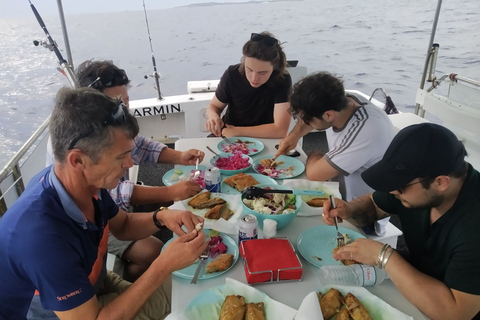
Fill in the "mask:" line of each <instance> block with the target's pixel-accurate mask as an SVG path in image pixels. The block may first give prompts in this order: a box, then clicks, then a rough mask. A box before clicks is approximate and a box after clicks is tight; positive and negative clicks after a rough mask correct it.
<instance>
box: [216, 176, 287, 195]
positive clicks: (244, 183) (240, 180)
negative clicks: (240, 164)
mask: <svg viewBox="0 0 480 320" xmlns="http://www.w3.org/2000/svg"><path fill="white" fill-rule="evenodd" d="M257 184H268V185H275V184H278V183H277V181H275V179H272V178H270V177H267V176H264V175H263V174H259V173H243V172H240V173H238V174H236V175H234V176H230V177H228V178H225V179H223V181H222V184H221V190H222V193H226V194H240V191H242V190H243V189H244V188H246V187H249V186H255V185H257Z"/></svg>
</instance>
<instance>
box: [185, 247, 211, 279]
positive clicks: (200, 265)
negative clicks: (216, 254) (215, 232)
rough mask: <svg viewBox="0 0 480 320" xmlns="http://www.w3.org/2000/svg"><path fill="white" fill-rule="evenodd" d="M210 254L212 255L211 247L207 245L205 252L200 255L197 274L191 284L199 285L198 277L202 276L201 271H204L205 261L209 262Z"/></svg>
mask: <svg viewBox="0 0 480 320" xmlns="http://www.w3.org/2000/svg"><path fill="white" fill-rule="evenodd" d="M209 253H210V245H207V247H206V248H205V250H203V252H202V254H201V255H200V261H199V262H198V266H197V270H195V274H194V275H193V278H192V281H191V282H190V284H197V280H198V276H199V275H200V270H201V269H202V265H203V263H204V262H205V260H207V258H208V255H209Z"/></svg>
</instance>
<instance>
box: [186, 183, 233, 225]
mask: <svg viewBox="0 0 480 320" xmlns="http://www.w3.org/2000/svg"><path fill="white" fill-rule="evenodd" d="M182 204H183V206H184V207H185V208H186V209H187V210H190V211H191V212H193V213H194V214H196V215H198V216H202V217H204V218H205V219H208V220H218V219H220V218H223V219H225V220H228V221H229V222H232V223H236V221H237V219H238V218H239V217H240V215H241V214H242V211H243V207H242V203H241V200H240V196H239V195H229V194H223V193H214V192H210V191H205V190H204V191H202V192H200V193H198V194H197V195H195V196H193V197H191V198H189V199H185V200H182Z"/></svg>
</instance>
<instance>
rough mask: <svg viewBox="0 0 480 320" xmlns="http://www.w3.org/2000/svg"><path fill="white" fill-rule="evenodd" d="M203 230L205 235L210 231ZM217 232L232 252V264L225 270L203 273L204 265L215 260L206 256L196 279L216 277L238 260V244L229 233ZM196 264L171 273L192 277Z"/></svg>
mask: <svg viewBox="0 0 480 320" xmlns="http://www.w3.org/2000/svg"><path fill="white" fill-rule="evenodd" d="M203 231H204V232H205V234H207V235H208V233H209V232H210V230H209V229H204V230H203ZM219 234H220V236H222V239H223V243H225V244H226V245H227V253H230V254H233V262H232V265H231V266H230V267H229V268H228V269H227V270H225V271H220V272H214V273H205V267H206V266H207V265H208V264H209V263H210V262H212V261H213V260H215V258H210V257H208V259H207V260H205V262H204V263H203V266H202V269H201V270H200V275H199V276H198V280H205V279H210V278H214V277H218V276H220V275H222V274H224V273H225V272H228V270H230V269H231V268H232V267H233V266H234V265H235V263H236V262H237V260H238V256H239V251H238V245H237V244H236V243H235V241H234V240H233V239H232V238H231V237H230V236H229V235H227V234H225V233H221V232H220V233H219ZM172 240H173V239H170V240H168V242H167V243H165V246H167V245H168V244H169V243H170V242H171V241H172ZM197 266H198V262H196V263H194V264H192V265H191V266H189V267H186V268H183V269H181V270H177V271H174V272H173V274H174V275H176V276H177V277H180V278H184V279H192V278H193V275H194V274H195V271H196V270H197Z"/></svg>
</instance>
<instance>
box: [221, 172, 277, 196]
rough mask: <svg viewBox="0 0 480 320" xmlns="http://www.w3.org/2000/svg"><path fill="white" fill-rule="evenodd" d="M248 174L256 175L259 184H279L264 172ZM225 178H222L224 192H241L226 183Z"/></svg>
mask: <svg viewBox="0 0 480 320" xmlns="http://www.w3.org/2000/svg"><path fill="white" fill-rule="evenodd" d="M246 174H249V175H251V176H252V177H254V178H255V180H257V181H258V184H268V185H271V184H278V183H277V181H275V179H272V178H270V177H267V176H264V175H263V174H260V173H246ZM225 179H227V178H225ZM225 179H223V180H222V184H221V190H222V193H226V194H240V191H238V190H237V189H236V188H232V187H230V186H229V185H228V184H226V183H225Z"/></svg>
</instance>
